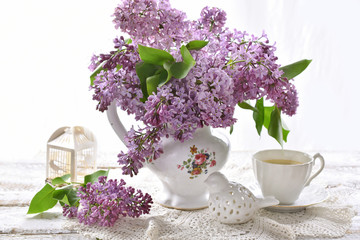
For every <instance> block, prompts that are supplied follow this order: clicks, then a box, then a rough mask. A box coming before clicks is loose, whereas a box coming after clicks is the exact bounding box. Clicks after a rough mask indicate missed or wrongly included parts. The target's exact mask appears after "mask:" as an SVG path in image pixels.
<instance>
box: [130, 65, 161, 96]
mask: <svg viewBox="0 0 360 240" xmlns="http://www.w3.org/2000/svg"><path fill="white" fill-rule="evenodd" d="M159 69H161V67H160V66H157V65H154V64H151V63H146V62H138V63H136V65H135V70H136V74H137V75H138V77H139V79H140V88H141V91H142V93H143V98H142V99H140V100H141V101H142V102H145V101H146V100H147V98H148V97H149V95H148V91H147V86H146V79H147V78H148V77H151V76H153V75H154V74H155V73H156V72H157V71H158V70H159Z"/></svg>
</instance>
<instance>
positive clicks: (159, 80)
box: [146, 69, 168, 95]
mask: <svg viewBox="0 0 360 240" xmlns="http://www.w3.org/2000/svg"><path fill="white" fill-rule="evenodd" d="M167 76H168V74H167V71H166V70H165V69H163V70H161V71H160V72H159V73H157V74H156V75H153V76H150V77H148V78H147V79H146V88H147V93H148V95H151V94H152V93H153V92H155V93H156V92H157V87H158V86H159V85H162V84H163V83H165V82H166V80H167Z"/></svg>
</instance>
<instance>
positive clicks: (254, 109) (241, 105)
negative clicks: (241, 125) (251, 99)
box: [238, 101, 257, 111]
mask: <svg viewBox="0 0 360 240" xmlns="http://www.w3.org/2000/svg"><path fill="white" fill-rule="evenodd" d="M238 106H239V107H241V108H242V109H247V110H253V111H257V109H256V108H254V107H253V106H251V105H250V104H249V103H248V102H246V101H243V102H240V103H238Z"/></svg>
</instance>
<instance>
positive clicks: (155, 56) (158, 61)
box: [138, 44, 175, 66]
mask: <svg viewBox="0 0 360 240" xmlns="http://www.w3.org/2000/svg"><path fill="white" fill-rule="evenodd" d="M138 46H139V55H140V58H141V59H142V60H143V61H144V62H146V63H151V64H155V65H159V66H163V64H164V63H165V62H175V59H174V58H173V56H172V55H171V54H170V53H168V52H166V51H164V50H161V49H156V48H150V47H145V46H142V45H140V44H139V45H138Z"/></svg>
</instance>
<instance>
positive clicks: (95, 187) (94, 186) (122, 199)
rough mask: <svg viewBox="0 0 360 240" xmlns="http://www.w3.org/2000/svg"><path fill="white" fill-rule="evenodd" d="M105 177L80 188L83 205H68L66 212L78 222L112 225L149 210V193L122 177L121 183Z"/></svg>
mask: <svg viewBox="0 0 360 240" xmlns="http://www.w3.org/2000/svg"><path fill="white" fill-rule="evenodd" d="M106 178H107V177H105V176H101V177H99V181H98V182H95V183H87V185H86V187H80V188H79V192H78V196H79V197H80V202H79V204H80V206H79V207H75V206H73V207H69V206H68V205H66V204H65V205H64V206H63V215H64V216H67V217H69V218H72V217H77V218H78V219H79V222H81V223H84V224H87V225H93V224H97V225H99V226H107V227H111V226H113V225H114V223H115V222H116V220H117V219H118V218H119V217H120V216H124V217H125V216H129V217H139V216H140V215H142V214H147V213H149V212H150V204H152V203H153V201H152V198H151V196H150V195H149V194H147V193H146V194H145V195H144V194H143V193H142V192H141V191H140V190H135V189H134V188H133V187H125V186H124V185H125V184H126V183H125V181H124V180H122V179H121V180H120V182H118V181H117V180H112V179H110V180H109V181H106Z"/></svg>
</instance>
